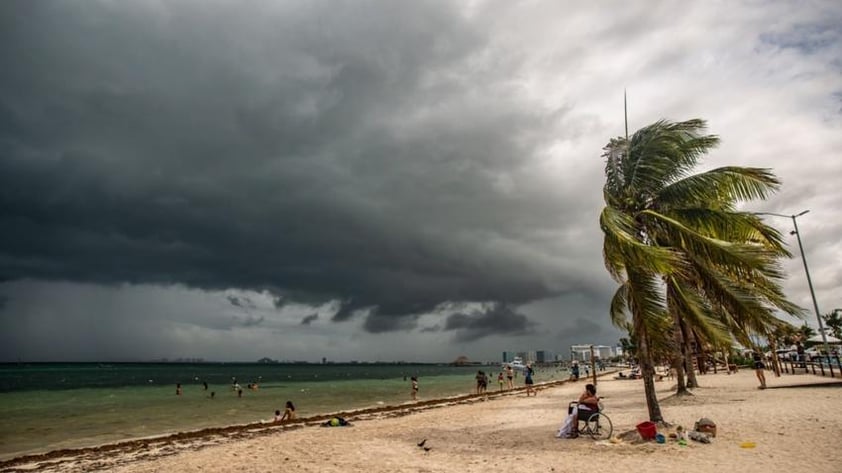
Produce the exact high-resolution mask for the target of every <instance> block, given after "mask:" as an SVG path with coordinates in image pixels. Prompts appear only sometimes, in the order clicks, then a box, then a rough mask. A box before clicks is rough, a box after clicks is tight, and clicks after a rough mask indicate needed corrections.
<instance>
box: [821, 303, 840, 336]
mask: <svg viewBox="0 0 842 473" xmlns="http://www.w3.org/2000/svg"><path fill="white" fill-rule="evenodd" d="M840 314H842V309H834V310H833V312H830V313H827V314H825V315H823V316H822V319H824V324H825V325H827V328H828V330H830V333H832V334H833V336H834V337H836V338H842V317H840Z"/></svg>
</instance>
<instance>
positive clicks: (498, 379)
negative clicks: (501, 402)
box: [497, 371, 503, 391]
mask: <svg viewBox="0 0 842 473" xmlns="http://www.w3.org/2000/svg"><path fill="white" fill-rule="evenodd" d="M497 384H499V385H500V391H502V390H503V372H502V371H501V372H500V374H498V375H497Z"/></svg>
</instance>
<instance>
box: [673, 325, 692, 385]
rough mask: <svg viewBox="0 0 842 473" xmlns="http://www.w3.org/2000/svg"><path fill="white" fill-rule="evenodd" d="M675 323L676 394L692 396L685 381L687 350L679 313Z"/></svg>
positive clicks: (674, 360) (674, 362)
mask: <svg viewBox="0 0 842 473" xmlns="http://www.w3.org/2000/svg"><path fill="white" fill-rule="evenodd" d="M673 318H674V319H675V324H674V325H673V338H674V339H675V349H676V356H675V357H674V358H673V361H672V367H673V369H675V378H676V389H675V394H676V396H690V395H691V394H692V393H691V392H690V391H688V390H687V384H685V382H684V359H685V354H684V352H685V351H686V349H685V346H684V342H683V340H682V338H683V337H682V335H681V322H680V320H679V318H678V315H676V314H674V315H673Z"/></svg>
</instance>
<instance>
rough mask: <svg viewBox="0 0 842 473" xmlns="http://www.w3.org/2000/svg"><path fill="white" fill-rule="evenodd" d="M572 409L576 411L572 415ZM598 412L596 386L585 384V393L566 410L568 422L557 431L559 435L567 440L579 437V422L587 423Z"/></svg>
mask: <svg viewBox="0 0 842 473" xmlns="http://www.w3.org/2000/svg"><path fill="white" fill-rule="evenodd" d="M574 409H575V410H576V412H575V414H574V412H573V411H574ZM596 412H599V396H597V395H596V386H594V385H593V384H587V385H586V386H585V391H584V392H582V394H581V395H580V396H579V400H578V401H573V402H571V403H570V405H569V406H568V408H567V413H568V414H569V415H568V417H569V418H570V420H568V421H567V422H566V425H565V426H563V427H562V430H559V435H562V434H563V435H564V436H566V437H567V438H576V437H578V436H579V427H578V425H577V424H578V423H579V421H584V422H587V421H588V419H590V417H591V416H592V415H593V414H594V413H596Z"/></svg>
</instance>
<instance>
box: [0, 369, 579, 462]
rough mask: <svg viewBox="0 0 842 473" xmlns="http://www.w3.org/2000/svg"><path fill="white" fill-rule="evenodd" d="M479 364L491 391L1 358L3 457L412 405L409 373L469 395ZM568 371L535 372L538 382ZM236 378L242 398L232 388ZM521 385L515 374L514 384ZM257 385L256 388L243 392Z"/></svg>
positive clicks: (324, 374) (395, 380) (324, 373)
mask: <svg viewBox="0 0 842 473" xmlns="http://www.w3.org/2000/svg"><path fill="white" fill-rule="evenodd" d="M477 369H483V370H484V371H486V373H490V372H493V373H494V374H495V377H494V378H493V379H492V380H491V383H490V384H491V385H490V386H489V389H493V390H496V389H497V382H496V373H499V371H500V369H499V367H498V366H484V367H479V368H478V367H455V366H447V365H432V364H418V365H394V364H332V365H300V364H251V363H199V364H186V363H185V364H181V363H114V364H101V363H33V364H0V419H2V420H0V459H8V458H12V457H16V456H19V455H24V454H28V453H41V452H47V451H50V450H56V449H60V448H77V447H86V446H93V445H99V444H103V443H108V442H115V441H119V440H126V439H131V438H139V437H148V436H153V435H161V434H167V433H174V432H180V431H188V430H196V429H201V428H205V427H222V426H227V425H234V424H247V423H251V422H257V421H260V420H265V419H271V418H272V416H273V415H274V412H275V410H276V409H280V410H281V411H283V406H284V403H285V402H286V401H287V400H291V401H292V402H293V403H295V406H296V412H297V414H298V415H299V416H300V417H302V416H304V417H306V416H311V415H315V414H324V413H330V412H336V411H342V410H348V409H358V408H363V407H372V406H376V405H380V404H386V405H395V404H400V403H402V402H407V401H409V381H408V379H409V377H410V376H418V377H419V384H420V390H419V399H421V400H424V399H434V398H442V397H448V396H455V395H460V394H467V393H470V392H472V391H473V389H474V375H475V374H476V371H477ZM566 376H567V374H566V372H562V371H558V370H554V369H543V370H540V369H539V370H538V372H537V373H536V381H537V382H540V381H548V380H552V379H562V378H566ZM405 377H406V380H405ZM234 379H236V382H237V383H239V384H240V385H241V386H242V388H243V395H242V397H238V395H237V393H236V391H235V390H234V389H232V381H233V380H234ZM522 381H523V378H522V376H518V378H517V382H518V385H520V384H522ZM204 382H206V383H207V384H208V389H207V390H205V388H204V384H203V383H204ZM253 382H255V383H258V385H259V389H257V390H251V389H248V388H247V385H248V384H249V383H253ZM176 383H181V385H182V387H183V394H182V395H181V396H176V394H175V390H176ZM212 392H214V393H215V396H214V397H213V398H211V393H212Z"/></svg>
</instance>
